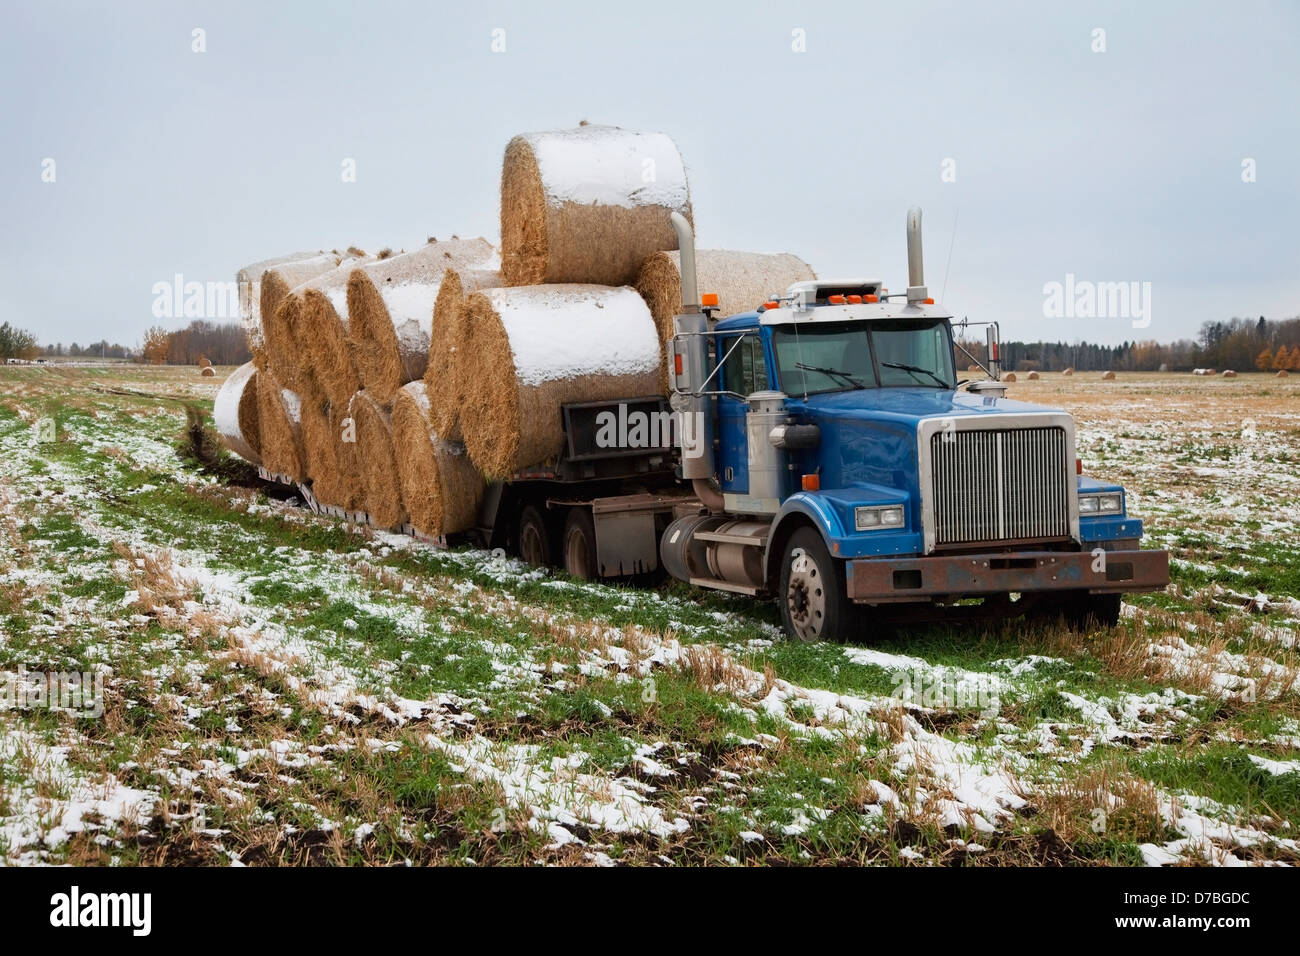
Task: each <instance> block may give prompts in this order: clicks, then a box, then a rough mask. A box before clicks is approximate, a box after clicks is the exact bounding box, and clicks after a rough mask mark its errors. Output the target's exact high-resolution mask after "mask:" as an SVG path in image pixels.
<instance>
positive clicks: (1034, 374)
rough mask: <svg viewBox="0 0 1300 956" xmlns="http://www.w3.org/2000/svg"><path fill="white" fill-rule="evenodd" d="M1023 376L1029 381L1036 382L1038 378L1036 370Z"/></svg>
mask: <svg viewBox="0 0 1300 956" xmlns="http://www.w3.org/2000/svg"><path fill="white" fill-rule="evenodd" d="M1025 378H1027V379H1028V380H1029V381H1031V382H1036V381H1038V379H1039V375H1038V373H1037V372H1030V373H1029V374H1028V375H1026V376H1025Z"/></svg>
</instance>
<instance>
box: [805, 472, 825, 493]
mask: <svg viewBox="0 0 1300 956" xmlns="http://www.w3.org/2000/svg"><path fill="white" fill-rule="evenodd" d="M821 487H822V476H821V475H804V476H803V490H804V491H821Z"/></svg>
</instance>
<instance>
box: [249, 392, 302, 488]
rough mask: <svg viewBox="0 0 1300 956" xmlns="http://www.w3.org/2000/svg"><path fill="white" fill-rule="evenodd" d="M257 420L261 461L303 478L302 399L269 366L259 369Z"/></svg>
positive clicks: (272, 469)
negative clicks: (277, 377) (277, 378)
mask: <svg viewBox="0 0 1300 956" xmlns="http://www.w3.org/2000/svg"><path fill="white" fill-rule="evenodd" d="M257 420H258V424H259V426H260V428H261V434H262V464H263V465H264V466H265V467H266V469H267V470H268V471H270V472H272V473H274V474H277V475H287V476H288V477H290V478H292V479H293V480H294V481H302V480H304V479H305V478H306V469H305V467H304V461H305V457H306V456H305V454H304V451H303V446H302V401H301V400H300V399H299V398H298V396H297V395H296V394H295V393H293V392H291V391H289V390H288V389H285V388H281V387H280V383H279V381H277V380H276V378H275V375H274V374H273V373H272V372H271V371H270V370H269V369H258V374H257Z"/></svg>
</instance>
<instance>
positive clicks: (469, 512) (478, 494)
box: [393, 382, 484, 535]
mask: <svg viewBox="0 0 1300 956" xmlns="http://www.w3.org/2000/svg"><path fill="white" fill-rule="evenodd" d="M431 412H432V409H431V407H430V404H429V397H428V394H427V392H426V390H425V385H424V382H411V383H410V384H408V385H404V386H403V387H402V388H401V389H400V390H399V391H398V393H397V398H396V399H395V400H394V402H393V447H394V449H395V452H396V455H397V476H398V479H399V480H400V481H401V485H402V501H403V503H404V504H405V505H406V511H407V513H408V514H409V515H410V516H411V524H413V525H414V526H415V527H416V529H417V530H419V531H422V532H424V533H425V534H431V535H440V534H455V533H456V532H458V531H467V530H469V529H470V528H472V527H474V524H475V522H476V521H477V520H478V509H479V503H480V502H481V501H482V499H483V491H484V483H483V476H482V475H480V474H479V473H478V470H477V469H476V468H475V467H474V465H473V463H472V462H471V461H470V458H469V455H468V454H467V453H466V451H465V446H464V445H461V444H457V443H453V442H448V441H443V440H442V439H441V438H439V437H438V433H437V432H436V431H434V429H433V424H432V416H431Z"/></svg>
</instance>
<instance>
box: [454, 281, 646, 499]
mask: <svg viewBox="0 0 1300 956" xmlns="http://www.w3.org/2000/svg"><path fill="white" fill-rule="evenodd" d="M461 331H462V333H463V335H462V338H461V340H460V341H459V342H458V343H457V345H456V362H457V363H463V364H462V365H461V367H460V368H459V369H458V370H457V372H456V375H457V377H458V380H459V381H463V382H464V383H465V404H464V405H463V406H462V407H461V412H460V414H461V424H462V431H463V432H464V435H465V446H466V448H467V449H468V450H469V454H470V458H471V459H472V460H473V461H474V464H475V465H477V466H478V468H479V470H480V471H481V472H483V474H484V475H485V476H486V477H487V478H489V479H491V480H499V479H504V478H506V477H508V476H510V475H511V474H513V473H514V472H516V471H518V470H519V469H521V468H524V467H526V466H529V465H538V464H542V463H543V462H545V461H547V460H548V459H552V458H554V457H555V456H556V455H558V454H559V453H560V451H561V450H562V449H563V447H564V432H563V423H562V421H561V417H562V416H561V406H562V405H564V404H565V403H567V402H583V401H602V400H608V399H615V398H632V397H640V396H646V395H654V394H656V389H657V388H658V387H659V364H660V356H659V336H658V334H657V333H656V331H655V325H654V319H653V318H651V316H650V309H649V308H648V307H647V306H646V304H645V300H643V299H642V298H641V296H640V295H638V294H637V292H636V290H634V289H631V288H628V287H622V288H617V289H611V288H607V287H605V286H593V285H564V286H556V285H547V286H532V287H523V288H513V289H486V290H484V291H482V292H475V293H474V294H473V295H471V296H470V297H469V300H468V301H467V302H466V303H465V318H464V321H463V322H462V323H461Z"/></svg>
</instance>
